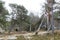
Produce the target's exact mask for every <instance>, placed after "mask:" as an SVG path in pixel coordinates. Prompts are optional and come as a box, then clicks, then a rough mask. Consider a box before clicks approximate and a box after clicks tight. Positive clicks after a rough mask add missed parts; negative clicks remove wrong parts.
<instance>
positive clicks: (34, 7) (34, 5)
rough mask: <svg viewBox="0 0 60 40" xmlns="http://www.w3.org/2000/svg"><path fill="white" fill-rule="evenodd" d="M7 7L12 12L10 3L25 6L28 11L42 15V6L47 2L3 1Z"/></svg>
mask: <svg viewBox="0 0 60 40" xmlns="http://www.w3.org/2000/svg"><path fill="white" fill-rule="evenodd" d="M3 1H5V7H6V8H7V9H8V10H9V11H10V8H9V6H8V5H9V3H15V4H19V5H23V6H24V7H25V8H26V9H27V10H28V11H30V12H34V14H35V15H39V16H40V15H41V12H42V11H41V10H42V6H43V4H44V3H45V1H46V0H3Z"/></svg>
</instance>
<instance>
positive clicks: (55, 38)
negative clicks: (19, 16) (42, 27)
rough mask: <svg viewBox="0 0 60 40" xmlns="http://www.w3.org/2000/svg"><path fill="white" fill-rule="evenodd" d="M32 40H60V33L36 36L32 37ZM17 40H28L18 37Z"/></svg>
mask: <svg viewBox="0 0 60 40" xmlns="http://www.w3.org/2000/svg"><path fill="white" fill-rule="evenodd" d="M31 37H32V39H31V40H60V32H59V31H58V32H55V33H54V35H52V34H47V35H43V36H42V35H34V36H31ZM17 40H26V39H25V38H24V37H23V36H20V37H18V39H17Z"/></svg>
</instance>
